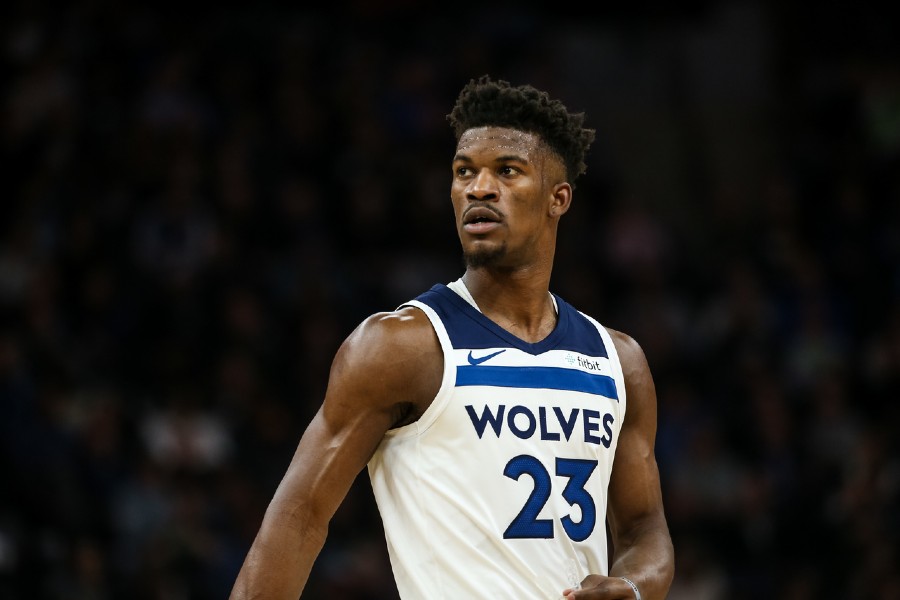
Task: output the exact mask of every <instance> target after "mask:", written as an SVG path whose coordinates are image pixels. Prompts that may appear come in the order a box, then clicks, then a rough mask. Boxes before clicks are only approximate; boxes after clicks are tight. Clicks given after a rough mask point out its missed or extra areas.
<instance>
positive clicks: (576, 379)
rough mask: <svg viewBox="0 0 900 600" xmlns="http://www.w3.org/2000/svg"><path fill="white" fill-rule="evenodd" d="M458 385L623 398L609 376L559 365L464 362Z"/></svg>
mask: <svg viewBox="0 0 900 600" xmlns="http://www.w3.org/2000/svg"><path fill="white" fill-rule="evenodd" d="M456 385H457V387H460V386H468V385H492V386H496V387H511V388H534V389H551V390H568V391H571V392H584V393H586V394H598V395H600V396H604V397H606V398H611V399H613V400H616V401H618V400H619V394H618V392H617V391H616V383H615V381H613V379H612V378H611V377H609V376H607V375H598V374H591V373H585V372H584V371H577V370H575V369H561V368H559V367H495V366H491V365H478V366H470V365H461V366H458V367H456Z"/></svg>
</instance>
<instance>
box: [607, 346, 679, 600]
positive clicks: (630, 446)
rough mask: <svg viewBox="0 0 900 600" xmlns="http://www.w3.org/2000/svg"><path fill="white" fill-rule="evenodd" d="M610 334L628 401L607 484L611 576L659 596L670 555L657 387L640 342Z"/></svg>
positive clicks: (666, 582)
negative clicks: (662, 486) (657, 453)
mask: <svg viewBox="0 0 900 600" xmlns="http://www.w3.org/2000/svg"><path fill="white" fill-rule="evenodd" d="M610 334H611V335H612V336H613V340H614V341H615V344H616V351H617V352H618V353H619V360H620V361H621V363H622V370H623V372H624V375H625V394H626V402H627V409H626V413H625V422H624V423H623V425H622V431H621V433H620V435H619V445H618V448H617V449H616V458H615V463H614V465H613V472H612V479H611V481H610V486H609V521H610V527H611V533H612V539H613V548H614V561H613V563H612V565H611V566H610V575H611V576H613V577H615V576H622V577H628V578H629V579H631V580H632V581H634V582H635V583H636V584H637V586H638V588H639V589H640V590H641V595H642V596H643V598H644V600H657V599H658V600H662V599H663V598H665V597H666V593H667V592H668V590H669V586H670V585H671V583H672V577H673V576H674V572H675V563H674V560H675V559H674V550H673V548H672V540H671V538H670V537H669V529H668V525H667V524H666V518H665V514H664V513H663V502H662V492H661V490H660V482H659V470H658V469H657V466H656V456H655V454H654V444H655V440H656V388H655V386H654V384H653V378H652V376H651V375H650V367H649V366H648V365H647V359H646V358H645V357H644V352H643V351H642V350H641V348H640V346H638V344H637V343H636V342H635V341H634V340H633V339H631V338H630V337H628V336H626V335H624V334H622V333H619V332H616V331H610ZM629 597H630V596H629Z"/></svg>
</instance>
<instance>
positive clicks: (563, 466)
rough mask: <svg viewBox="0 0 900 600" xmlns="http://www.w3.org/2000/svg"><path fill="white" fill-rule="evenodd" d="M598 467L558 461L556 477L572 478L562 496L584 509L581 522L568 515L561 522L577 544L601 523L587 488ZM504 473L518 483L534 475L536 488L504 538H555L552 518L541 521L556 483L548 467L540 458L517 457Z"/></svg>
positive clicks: (594, 463) (591, 462) (572, 460)
mask: <svg viewBox="0 0 900 600" xmlns="http://www.w3.org/2000/svg"><path fill="white" fill-rule="evenodd" d="M595 468H597V461H596V460H581V459H575V458H557V459H556V474H557V475H559V476H562V477H568V478H569V480H568V481H567V482H566V487H565V488H563V491H562V497H563V499H565V501H566V502H568V503H569V505H571V506H574V505H576V504H577V505H578V506H579V507H580V508H581V521H579V522H577V523H576V522H575V521H573V520H572V518H571V517H570V516H568V515H566V516H565V517H563V518H562V519H561V521H562V526H563V529H565V530H566V534H567V535H568V536H569V538H571V539H572V540H573V541H576V542H581V541H584V540H585V539H587V537H588V536H589V535H591V532H593V531H594V526H595V525H596V524H597V507H596V505H595V504H594V499H593V498H592V497H591V495H590V494H589V493H588V492H587V490H585V489H584V486H585V484H586V483H587V481H588V479H589V478H590V477H591V473H593V472H594V469H595ZM503 474H504V475H506V476H507V477H509V478H510V479H516V480H518V479H519V477H521V476H522V475H523V474H525V475H529V476H531V478H532V479H533V480H534V489H533V490H532V491H531V494H530V495H529V496H528V500H526V501H525V506H523V507H522V510H520V511H519V514H518V515H516V518H515V519H513V520H512V523H510V524H509V527H507V528H506V531H505V532H503V538H504V539H524V538H552V537H553V521H552V520H551V519H538V518H537V516H538V514H540V512H541V509H542V508H544V505H545V504H546V503H547V500H549V499H550V492H551V491H552V488H553V482H552V480H551V478H550V474H549V473H548V472H547V469H546V468H544V465H543V464H541V461H539V460H538V459H537V458H535V457H533V456H530V455H528V454H521V455H519V456H516V457H515V458H513V459H512V460H510V461H509V462H508V463H506V468H505V469H503Z"/></svg>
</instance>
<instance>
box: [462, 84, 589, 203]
mask: <svg viewBox="0 0 900 600" xmlns="http://www.w3.org/2000/svg"><path fill="white" fill-rule="evenodd" d="M447 120H448V121H450V125H451V127H453V131H454V133H455V134H456V141H459V138H460V136H462V134H463V133H464V132H465V131H467V130H469V129H472V128H473V127H486V126H487V127H509V128H510V129H516V130H518V131H526V132H529V133H534V134H537V135H538V136H539V137H540V138H541V139H542V140H543V142H544V143H546V144H547V145H548V146H549V147H550V148H551V149H552V150H553V151H554V152H556V154H558V155H559V157H560V158H561V159H562V161H563V164H564V165H565V167H566V177H567V178H568V179H570V183H573V181H574V179H576V178H577V177H578V176H579V175H581V174H582V173H584V172H585V171H586V170H587V165H586V164H585V162H584V159H585V156H586V155H587V151H588V148H589V147H590V145H591V142H593V141H594V133H595V132H594V130H593V129H586V128H585V127H584V113H570V112H569V111H568V109H567V108H566V107H565V106H564V105H563V103H562V102H560V101H559V100H555V99H552V98H550V96H549V94H548V93H547V92H544V91H541V90H538V89H537V88H535V87H533V86H531V85H528V84H525V85H520V86H515V87H514V86H512V85H510V83H509V82H508V81H503V80H496V81H494V80H492V79H491V77H490V76H489V75H482V76H481V77H479V78H478V79H471V80H469V83H467V84H466V86H465V87H463V89H462V91H460V93H459V97H458V98H457V99H456V104H455V105H454V106H453V110H452V111H450V114H448V115H447ZM573 185H574V183H573Z"/></svg>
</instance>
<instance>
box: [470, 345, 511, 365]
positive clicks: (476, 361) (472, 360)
mask: <svg viewBox="0 0 900 600" xmlns="http://www.w3.org/2000/svg"><path fill="white" fill-rule="evenodd" d="M504 352H506V348H504V349H503V350H497V351H496V352H492V353H491V354H487V355H485V356H479V357H478V358H475V357H474V356H472V351H471V350H469V364H470V365H480V364H481V363H483V362H484V361H486V360H490V359H492V358H494V357H495V356H497V355H498V354H503V353H504Z"/></svg>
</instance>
